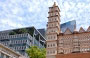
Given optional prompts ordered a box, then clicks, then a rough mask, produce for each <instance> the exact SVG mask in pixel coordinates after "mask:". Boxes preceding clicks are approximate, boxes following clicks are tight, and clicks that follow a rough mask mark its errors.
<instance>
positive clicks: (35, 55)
mask: <svg viewBox="0 0 90 58" xmlns="http://www.w3.org/2000/svg"><path fill="white" fill-rule="evenodd" d="M26 52H27V54H28V56H29V57H30V58H46V50H45V48H38V47H37V46H32V47H30V48H28V49H27V50H26Z"/></svg>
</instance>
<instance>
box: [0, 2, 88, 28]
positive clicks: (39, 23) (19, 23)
mask: <svg viewBox="0 0 90 58" xmlns="http://www.w3.org/2000/svg"><path fill="white" fill-rule="evenodd" d="M54 1H56V2H57V4H58V6H59V7H60V10H61V13H60V14H61V23H64V22H66V21H70V20H74V19H75V20H76V21H77V28H79V27H80V26H83V27H84V26H85V27H84V28H86V27H87V26H88V25H90V17H89V16H90V10H89V9H90V0H86V1H81V0H6V1H0V8H2V9H3V10H0V21H1V23H0V28H2V29H5V26H7V29H10V28H19V27H23V26H24V27H25V26H35V27H36V28H44V27H46V22H47V20H48V19H47V16H48V7H51V6H52V5H53V3H54ZM2 19H3V20H2ZM83 23H84V24H83Z"/></svg>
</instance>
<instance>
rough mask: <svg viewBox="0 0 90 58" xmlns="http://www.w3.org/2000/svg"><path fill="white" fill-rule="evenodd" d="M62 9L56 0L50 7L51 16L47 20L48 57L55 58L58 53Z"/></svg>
mask: <svg viewBox="0 0 90 58" xmlns="http://www.w3.org/2000/svg"><path fill="white" fill-rule="evenodd" d="M59 12H60V9H59V7H58V6H57V5H56V3H55V2H54V5H53V6H52V7H49V12H48V14H49V16H48V22H47V32H46V38H47V41H46V42H47V48H46V50H47V54H46V56H47V57H46V58H55V56H56V54H57V39H58V38H57V35H58V34H59V33H60V32H61V31H60V13H59Z"/></svg>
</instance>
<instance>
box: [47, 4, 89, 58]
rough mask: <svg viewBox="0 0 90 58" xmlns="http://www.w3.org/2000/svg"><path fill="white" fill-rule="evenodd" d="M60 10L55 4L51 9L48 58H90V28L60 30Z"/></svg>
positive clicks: (48, 24) (48, 25)
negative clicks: (72, 30)
mask: <svg viewBox="0 0 90 58" xmlns="http://www.w3.org/2000/svg"><path fill="white" fill-rule="evenodd" d="M59 12H60V9H59V7H58V6H57V5H56V3H54V5H53V6H52V7H49V12H48V14H49V16H48V22H47V32H46V38H47V48H46V50H47V58H90V53H89V52H90V27H88V29H87V30H86V31H85V30H84V29H83V28H82V27H81V28H80V30H79V31H77V30H76V29H75V30H74V32H71V30H70V29H68V28H67V29H66V30H65V32H63V33H62V31H61V29H60V22H61V19H60V13H59Z"/></svg>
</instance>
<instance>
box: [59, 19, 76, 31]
mask: <svg viewBox="0 0 90 58" xmlns="http://www.w3.org/2000/svg"><path fill="white" fill-rule="evenodd" d="M60 28H61V31H62V32H65V30H66V29H67V28H69V29H70V31H71V32H73V31H74V29H76V21H75V20H73V21H69V22H66V23H63V24H61V26H60Z"/></svg>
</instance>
